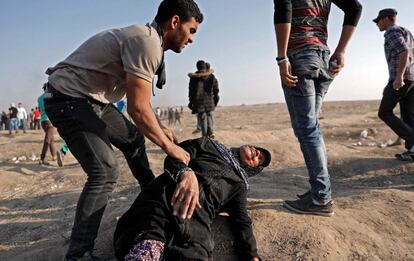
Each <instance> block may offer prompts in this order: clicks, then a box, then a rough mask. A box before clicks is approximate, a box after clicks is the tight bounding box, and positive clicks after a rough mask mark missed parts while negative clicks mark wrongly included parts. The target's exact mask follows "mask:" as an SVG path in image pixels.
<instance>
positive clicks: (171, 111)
mask: <svg viewBox="0 0 414 261" xmlns="http://www.w3.org/2000/svg"><path fill="white" fill-rule="evenodd" d="M174 118H175V114H174V109H173V108H171V107H169V108H168V125H172V124H174Z"/></svg>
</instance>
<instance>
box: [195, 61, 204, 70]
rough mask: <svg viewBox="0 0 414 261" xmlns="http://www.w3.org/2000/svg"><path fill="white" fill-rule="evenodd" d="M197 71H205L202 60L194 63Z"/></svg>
mask: <svg viewBox="0 0 414 261" xmlns="http://www.w3.org/2000/svg"><path fill="white" fill-rule="evenodd" d="M196 67H197V70H199V71H202V70H205V69H206V62H205V61H203V60H199V61H197V63H196Z"/></svg>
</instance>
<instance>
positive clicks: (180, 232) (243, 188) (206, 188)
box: [114, 137, 271, 261]
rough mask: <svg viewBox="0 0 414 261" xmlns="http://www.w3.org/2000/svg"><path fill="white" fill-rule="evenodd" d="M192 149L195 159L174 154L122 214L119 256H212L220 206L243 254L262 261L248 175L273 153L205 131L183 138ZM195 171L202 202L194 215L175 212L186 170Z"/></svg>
mask: <svg viewBox="0 0 414 261" xmlns="http://www.w3.org/2000/svg"><path fill="white" fill-rule="evenodd" d="M180 146H181V147H183V148H184V149H185V150H186V151H188V152H189V153H190V157H191V159H190V163H189V164H188V166H186V165H185V164H184V163H182V162H180V161H179V160H176V159H174V158H172V157H167V158H166V159H165V160H164V170H165V172H164V173H163V174H162V175H159V176H158V177H157V178H156V179H155V180H154V181H153V182H152V183H151V184H150V185H149V186H148V187H147V188H146V189H145V190H143V191H142V192H141V193H140V194H139V195H138V197H137V199H136V200H135V202H134V203H133V204H132V206H131V208H130V209H129V210H128V211H127V212H126V213H125V214H124V215H123V216H122V217H121V218H120V219H119V221H118V224H117V227H116V230H115V233H114V245H115V254H116V257H117V258H118V260H126V261H133V260H134V261H136V260H148V261H149V260H151V261H160V260H167V261H168V260H171V261H175V260H212V259H211V258H212V252H213V236H212V229H211V227H212V223H213V220H214V218H215V217H216V216H217V214H218V213H219V212H220V211H226V212H227V213H228V214H229V220H230V222H231V226H232V230H233V233H234V235H235V242H234V246H235V249H236V252H237V254H238V257H239V258H238V259H235V260H246V261H259V260H260V259H259V255H258V253H257V247H256V240H255V237H254V234H253V229H252V221H251V219H250V217H249V215H248V212H247V190H248V186H249V179H250V178H251V177H253V176H256V175H258V174H260V173H261V172H262V170H263V169H264V168H265V167H267V166H268V165H269V163H270V161H271V154H270V153H269V151H267V150H266V149H263V148H259V147H254V146H250V145H245V146H241V147H239V148H231V149H230V148H226V147H225V146H224V145H223V144H221V143H219V142H218V141H215V140H212V139H209V138H206V137H203V138H198V139H194V140H187V141H184V142H182V143H181V144H180ZM186 172H192V173H194V174H195V175H197V178H198V180H199V186H200V191H202V194H201V195H200V197H201V198H202V200H200V203H201V205H202V207H201V208H200V209H198V210H196V211H195V212H194V215H193V218H192V219H190V220H183V219H182V218H181V217H175V216H174V215H173V209H172V207H171V204H170V203H169V202H170V199H171V198H172V197H173V193H174V189H175V187H176V186H177V183H178V182H179V180H180V179H181V175H183V174H184V173H186Z"/></svg>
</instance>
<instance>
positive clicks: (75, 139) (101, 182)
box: [44, 89, 154, 258]
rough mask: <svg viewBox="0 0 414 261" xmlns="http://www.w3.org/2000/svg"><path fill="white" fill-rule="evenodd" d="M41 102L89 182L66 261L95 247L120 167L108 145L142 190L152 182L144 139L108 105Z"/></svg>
mask: <svg viewBox="0 0 414 261" xmlns="http://www.w3.org/2000/svg"><path fill="white" fill-rule="evenodd" d="M48 93H49V94H52V95H53V96H52V97H51V98H45V101H44V102H45V111H46V113H47V115H48V116H49V119H50V121H51V122H52V124H53V125H54V126H55V127H56V128H57V130H58V132H59V134H60V136H61V137H62V138H63V139H64V140H65V142H66V144H67V145H68V147H69V149H70V151H71V152H72V154H73V156H75V158H76V159H77V160H78V162H79V163H80V165H81V166H82V168H83V170H84V171H85V172H86V174H87V176H88V179H87V181H86V183H85V185H84V188H83V190H82V193H81V195H80V197H79V201H78V204H77V207H76V215H75V221H74V225H73V228H72V234H71V238H70V244H69V249H68V252H67V253H66V257H67V258H73V257H81V256H82V255H83V254H84V253H85V252H86V251H91V250H92V249H93V247H94V240H95V238H96V236H97V233H98V229H99V225H100V223H101V219H102V216H103V213H104V210H105V208H106V205H107V202H108V199H109V197H110V195H111V192H112V191H113V189H114V187H115V184H116V181H117V178H118V174H119V167H118V164H117V161H116V156H115V152H114V149H113V146H115V147H117V148H118V149H119V150H121V151H122V153H123V154H124V156H125V159H126V160H127V163H128V165H129V168H130V169H131V172H132V174H133V175H134V177H135V178H136V179H137V180H138V182H139V184H140V185H141V188H143V187H145V186H146V185H148V184H149V183H150V182H152V180H153V179H154V175H153V173H152V171H151V169H150V167H149V162H148V158H147V154H146V149H145V139H144V135H143V134H142V133H141V132H139V130H138V129H137V127H136V126H135V125H134V124H132V123H131V122H130V121H129V120H128V119H127V118H126V117H125V116H124V115H123V114H122V113H121V112H120V111H118V109H117V108H116V107H115V106H113V105H112V104H101V103H98V102H92V101H88V100H86V99H81V98H72V97H70V96H67V95H64V94H61V93H59V92H57V91H56V90H54V91H53V89H52V91H48Z"/></svg>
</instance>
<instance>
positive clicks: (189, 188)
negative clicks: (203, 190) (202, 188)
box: [171, 171, 201, 219]
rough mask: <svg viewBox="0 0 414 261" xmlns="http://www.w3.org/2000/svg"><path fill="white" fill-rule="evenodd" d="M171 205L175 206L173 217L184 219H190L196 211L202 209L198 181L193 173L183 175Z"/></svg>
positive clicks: (187, 172) (188, 172)
mask: <svg viewBox="0 0 414 261" xmlns="http://www.w3.org/2000/svg"><path fill="white" fill-rule="evenodd" d="M171 205H172V206H173V215H174V216H177V215H180V217H181V218H182V219H190V218H191V217H192V216H193V213H194V210H195V209H196V208H201V205H200V202H199V189H198V181H197V177H196V175H195V173H194V172H193V171H186V172H184V173H183V174H181V181H180V183H178V185H177V187H176V189H175V192H174V194H173V197H172V199H171Z"/></svg>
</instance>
